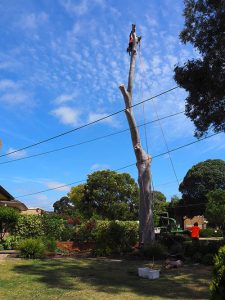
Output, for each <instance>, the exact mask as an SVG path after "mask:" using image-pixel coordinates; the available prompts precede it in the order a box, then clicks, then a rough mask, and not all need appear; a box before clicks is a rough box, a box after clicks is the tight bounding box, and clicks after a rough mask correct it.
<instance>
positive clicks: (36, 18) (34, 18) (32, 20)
mask: <svg viewBox="0 0 225 300" xmlns="http://www.w3.org/2000/svg"><path fill="white" fill-rule="evenodd" d="M47 21H48V14H46V13H45V12H41V13H39V14H34V13H31V14H28V15H25V16H23V17H22V18H21V20H20V23H19V25H20V27H21V28H23V29H29V30H34V29H37V28H38V27H39V26H41V25H43V24H45V23H46V22H47Z"/></svg>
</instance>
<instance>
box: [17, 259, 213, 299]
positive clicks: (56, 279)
mask: <svg viewBox="0 0 225 300" xmlns="http://www.w3.org/2000/svg"><path fill="white" fill-rule="evenodd" d="M142 265H143V262H137V261H132V262H131V261H113V260H95V259H86V260H85V259H82V260H79V259H63V260H62V259H59V260H45V261H35V262H33V263H32V262H31V263H29V264H27V263H25V264H24V265H17V266H15V267H14V269H13V271H14V272H16V273H20V274H26V275H30V276H33V279H32V280H34V281H35V280H36V281H39V282H41V283H43V284H45V285H46V286H47V287H49V288H58V289H64V290H79V289H80V287H79V282H82V283H84V284H86V285H87V287H88V288H89V289H90V288H91V289H93V290H95V291H96V292H98V291H99V292H105V293H109V294H115V295H116V294H120V293H123V292H133V293H135V294H137V295H139V296H158V297H162V298H163V299H208V298H209V292H208V289H209V288H208V286H209V280H210V277H211V269H210V268H207V267H203V266H189V267H184V268H181V269H173V270H167V271H164V272H162V274H161V276H160V278H159V279H157V280H147V279H142V278H139V277H138V276H137V268H138V267H141V266H142ZM83 289H84V288H83Z"/></svg>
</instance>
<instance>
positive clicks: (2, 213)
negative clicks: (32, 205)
mask: <svg viewBox="0 0 225 300" xmlns="http://www.w3.org/2000/svg"><path fill="white" fill-rule="evenodd" d="M18 218H19V212H18V211H17V210H15V209H14V208H11V207H7V206H0V241H2V240H3V238H4V236H5V234H6V232H9V231H11V230H12V229H13V228H14V227H15V225H16V223H17V220H18Z"/></svg>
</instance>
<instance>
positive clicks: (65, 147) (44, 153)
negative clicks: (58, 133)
mask: <svg viewBox="0 0 225 300" xmlns="http://www.w3.org/2000/svg"><path fill="white" fill-rule="evenodd" d="M183 113H184V111H180V112H177V113H174V114H171V115H168V116H165V117H162V118H160V119H157V120H152V121H149V122H146V123H143V124H140V125H138V126H137V127H141V126H145V125H147V124H151V123H155V122H158V121H159V120H164V119H167V118H170V117H174V116H177V115H179V114H183ZM129 130H130V129H129V128H126V129H124V130H120V131H116V132H113V133H110V134H107V135H103V136H100V137H96V138H94V139H90V140H86V141H83V142H80V143H77V144H72V145H68V146H64V147H61V148H56V149H53V150H49V151H45V152H41V153H37V154H33V155H29V156H26V157H20V158H16V159H13V160H7V161H3V162H0V165H4V164H9V163H13V162H15V161H19V160H24V159H29V158H33V157H37V156H41V155H46V154H50V153H53V152H57V151H62V150H65V149H69V148H72V147H77V146H81V145H84V144H87V143H91V142H95V141H98V140H101V139H104V138H108V137H111V136H114V135H117V134H120V133H123V132H126V131H129Z"/></svg>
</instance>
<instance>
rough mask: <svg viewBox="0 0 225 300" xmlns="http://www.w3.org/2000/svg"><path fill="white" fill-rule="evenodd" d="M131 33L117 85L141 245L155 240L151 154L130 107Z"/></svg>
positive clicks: (132, 53) (132, 68)
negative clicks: (125, 74) (123, 78)
mask: <svg viewBox="0 0 225 300" xmlns="http://www.w3.org/2000/svg"><path fill="white" fill-rule="evenodd" d="M132 35H133V48H132V52H131V57H130V69H129V78H128V85H127V89H126V88H125V86H124V84H122V85H120V86H119V89H120V91H121V93H122V95H123V98H124V103H125V107H126V109H125V113H126V117H127V121H128V124H129V128H130V134H131V140H132V144H133V149H134V153H135V156H136V161H137V169H138V184H139V188H140V204H139V230H140V243H141V244H142V245H147V244H151V243H152V242H153V241H154V240H155V233H154V223H153V212H152V201H153V195H152V191H151V173H150V166H151V160H152V159H151V156H150V155H148V154H147V153H146V152H145V151H144V150H143V148H142V146H141V142H140V136H139V132H138V130H137V126H136V121H135V118H134V113H133V109H132V107H131V106H132V89H133V80H134V69H135V59H136V44H137V36H136V32H135V31H133V32H132Z"/></svg>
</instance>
